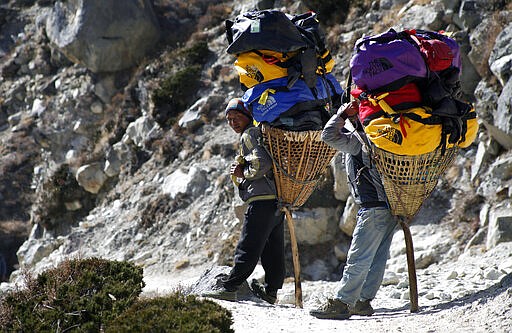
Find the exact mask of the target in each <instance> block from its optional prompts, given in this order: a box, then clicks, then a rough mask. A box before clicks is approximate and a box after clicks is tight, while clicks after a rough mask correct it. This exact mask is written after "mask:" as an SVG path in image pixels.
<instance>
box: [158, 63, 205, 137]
mask: <svg viewBox="0 0 512 333" xmlns="http://www.w3.org/2000/svg"><path fill="white" fill-rule="evenodd" d="M200 78H201V66H199V65H193V66H189V67H186V68H185V69H182V70H180V71H178V72H176V73H175V74H174V75H171V76H169V77H167V78H166V79H165V80H164V81H163V82H162V84H161V85H160V88H158V89H157V90H156V91H155V92H154V94H153V102H154V103H155V110H154V114H153V117H154V118H155V120H156V121H157V122H158V123H159V124H160V125H161V126H162V127H164V128H167V127H168V126H171V125H173V124H174V123H175V122H176V117H177V116H178V115H179V114H180V113H181V112H183V111H185V110H186V108H187V107H188V106H189V105H190V104H191V103H192V101H194V100H195V95H196V92H197V89H198V87H199V83H200Z"/></svg>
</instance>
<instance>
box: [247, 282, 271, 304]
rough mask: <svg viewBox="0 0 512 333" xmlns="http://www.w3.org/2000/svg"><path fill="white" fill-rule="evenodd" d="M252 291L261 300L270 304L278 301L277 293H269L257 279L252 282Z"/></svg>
mask: <svg viewBox="0 0 512 333" xmlns="http://www.w3.org/2000/svg"><path fill="white" fill-rule="evenodd" d="M251 290H252V292H253V293H254V294H255V295H256V296H257V297H258V298H261V299H262V300H264V301H266V302H268V303H270V304H275V303H276V301H277V292H267V291H266V290H265V287H263V286H262V285H261V283H259V281H258V280H256V279H253V280H252V281H251Z"/></svg>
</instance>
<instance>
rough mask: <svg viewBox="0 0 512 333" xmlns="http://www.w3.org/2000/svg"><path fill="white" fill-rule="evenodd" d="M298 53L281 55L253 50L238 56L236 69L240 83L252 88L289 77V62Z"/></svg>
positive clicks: (279, 53) (268, 51) (274, 52)
mask: <svg viewBox="0 0 512 333" xmlns="http://www.w3.org/2000/svg"><path fill="white" fill-rule="evenodd" d="M296 54H297V52H289V53H281V52H276V51H270V50H253V51H249V52H243V53H240V54H238V55H237V57H236V61H235V69H236V71H237V72H238V76H239V79H240V83H241V84H242V85H243V86H245V87H246V88H252V87H254V86H255V85H257V84H258V83H262V82H267V81H270V80H273V79H277V78H281V77H286V76H288V66H289V65H288V61H289V60H290V59H291V58H292V57H294V56H295V55H296Z"/></svg>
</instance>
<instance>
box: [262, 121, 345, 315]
mask: <svg viewBox="0 0 512 333" xmlns="http://www.w3.org/2000/svg"><path fill="white" fill-rule="evenodd" d="M261 132H262V133H263V140H264V144H265V147H266V148H267V150H268V152H269V155H270V156H271V157H272V161H273V169H274V179H275V182H276V188H277V195H278V199H279V203H280V205H281V209H282V210H283V211H284V213H285V216H286V221H287V223H288V229H289V231H290V243H291V248H292V258H293V270H294V277H295V306H297V307H300V308H302V287H301V282H300V261H299V249H298V246H297V239H296V237H295V227H294V223H293V219H292V214H291V212H290V210H291V209H295V208H298V207H301V206H302V205H303V204H304V203H305V202H306V201H307V199H308V198H309V197H310V195H311V193H313V191H314V190H315V188H316V185H317V184H318V182H319V181H320V178H321V175H322V173H323V172H324V171H325V169H326V168H327V166H328V165H329V163H330V162H331V160H332V158H333V157H334V155H335V154H336V150H334V149H333V148H331V147H329V146H328V145H327V144H325V143H324V142H323V141H322V139H321V133H322V131H302V132H292V131H285V130H282V129H278V128H274V127H270V126H268V125H263V126H262V129H261Z"/></svg>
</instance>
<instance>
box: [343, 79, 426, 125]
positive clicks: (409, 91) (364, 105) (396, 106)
mask: <svg viewBox="0 0 512 333" xmlns="http://www.w3.org/2000/svg"><path fill="white" fill-rule="evenodd" d="M350 94H351V95H352V96H353V97H354V98H357V99H359V120H360V121H361V124H363V125H365V126H366V125H367V124H368V123H369V122H370V121H371V120H372V119H375V118H378V117H380V116H382V113H384V112H388V111H387V110H383V108H382V106H384V107H385V108H386V107H390V108H392V110H393V112H392V113H395V112H400V111H402V110H407V109H410V108H414V107H418V106H420V105H421V93H420V90H419V89H418V86H417V85H416V84H415V83H408V84H406V85H404V86H402V87H401V88H400V89H397V90H393V91H388V92H386V93H381V94H367V93H365V92H364V91H363V90H362V89H360V88H357V89H352V91H351V92H350Z"/></svg>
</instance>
